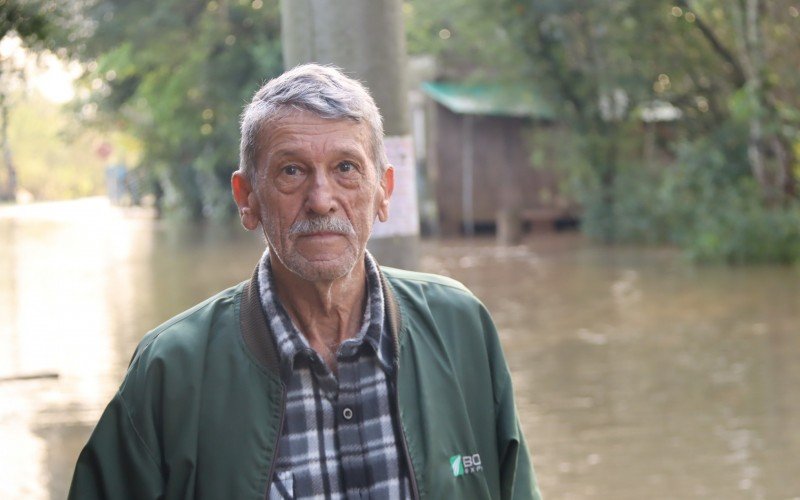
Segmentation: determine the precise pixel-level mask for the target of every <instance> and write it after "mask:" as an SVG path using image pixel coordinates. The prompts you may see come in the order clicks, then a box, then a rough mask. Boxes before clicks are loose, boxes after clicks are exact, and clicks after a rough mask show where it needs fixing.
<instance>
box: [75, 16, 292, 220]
mask: <svg viewBox="0 0 800 500" xmlns="http://www.w3.org/2000/svg"><path fill="white" fill-rule="evenodd" d="M82 15H83V16H85V18H86V19H87V20H89V21H91V22H90V23H89V24H94V26H95V28H94V29H93V30H92V31H91V32H90V33H89V34H88V35H87V36H85V37H84V38H82V39H81V40H80V42H79V43H78V44H77V47H80V50H79V51H78V55H79V56H80V57H81V58H82V59H83V60H84V61H86V62H87V64H88V71H87V73H86V74H85V75H84V77H83V78H82V82H83V84H84V86H85V87H86V88H87V89H89V90H91V92H90V93H89V95H88V97H87V98H85V99H84V100H82V101H81V102H79V103H77V104H76V110H77V111H78V113H79V114H80V115H81V116H82V118H83V120H84V122H86V123H90V124H93V125H96V126H99V127H103V128H107V127H109V126H111V127H115V128H118V129H121V130H124V131H126V132H128V133H130V134H133V135H135V136H136V137H138V138H140V139H141V140H142V143H143V145H144V150H143V155H142V158H141V168H142V169H143V170H145V171H146V172H147V177H148V178H150V179H151V180H153V182H156V183H158V188H157V189H155V192H156V193H161V192H163V193H164V194H165V198H164V200H163V201H164V202H165V205H166V207H167V208H174V209H177V211H179V212H182V213H185V214H186V215H189V216H192V217H209V216H216V215H219V214H224V213H230V208H231V206H232V202H231V201H230V196H229V194H228V193H229V179H230V173H231V171H232V170H233V169H234V168H235V167H236V166H237V163H238V141H239V130H238V116H239V113H240V112H241V109H242V106H243V105H244V103H246V102H247V101H249V100H250V98H251V96H252V93H253V92H254V91H255V90H256V89H257V88H258V86H259V85H260V84H261V83H262V82H263V81H265V80H266V79H268V78H270V77H272V76H275V75H277V74H278V73H279V72H280V70H281V67H282V62H281V49H280V36H279V17H280V16H279V14H278V1H277V0H264V1H262V0H247V1H241V0H231V1H219V2H217V1H214V0H212V1H209V2H186V1H183V0H161V1H155V0H147V1H140V2H127V1H123V0H96V1H93V2H91V4H90V5H89V6H88V7H87V8H86V9H84V10H83V11H82Z"/></svg>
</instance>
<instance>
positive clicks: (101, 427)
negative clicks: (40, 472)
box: [68, 393, 163, 500]
mask: <svg viewBox="0 0 800 500" xmlns="http://www.w3.org/2000/svg"><path fill="white" fill-rule="evenodd" d="M160 469H161V468H160V467H159V465H158V461H157V459H156V457H155V456H154V455H153V452H152V451H151V450H150V449H148V448H147V446H146V445H145V443H144V441H142V439H141V437H140V435H139V433H138V432H137V430H136V428H135V427H134V426H133V423H132V421H131V418H130V415H129V412H128V411H127V408H126V406H125V401H124V400H123V399H122V396H121V395H120V394H119V393H117V395H116V396H115V397H114V399H113V400H111V403H109V405H108V407H107V408H106V409H105V411H104V412H103V415H102V416H101V417H100V421H99V422H98V423H97V426H96V427H95V429H94V432H92V436H91V437H90V438H89V442H88V443H87V444H86V446H85V447H84V449H83V451H81V454H80V456H79V457H78V463H77V465H76V466H75V474H74V475H73V477H72V485H71V487H70V490H69V497H68V498H69V500H84V499H87V500H89V499H115V500H116V499H131V500H133V499H137V500H138V499H141V500H149V499H157V498H163V480H162V474H161V470H160Z"/></svg>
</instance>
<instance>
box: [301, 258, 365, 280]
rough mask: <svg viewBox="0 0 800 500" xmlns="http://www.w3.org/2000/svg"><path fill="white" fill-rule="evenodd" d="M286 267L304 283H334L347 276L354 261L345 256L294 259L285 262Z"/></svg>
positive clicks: (353, 265)
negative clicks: (304, 281)
mask: <svg viewBox="0 0 800 500" xmlns="http://www.w3.org/2000/svg"><path fill="white" fill-rule="evenodd" d="M286 267H287V268H288V269H289V270H290V271H291V272H293V273H294V274H296V275H297V276H299V277H300V278H302V279H304V280H306V281H312V282H317V281H335V280H338V279H340V278H343V277H345V276H347V275H348V274H349V273H350V272H351V271H352V270H353V268H354V267H355V259H350V258H347V257H346V256H345V255H338V256H331V258H330V259H326V258H315V259H305V258H294V259H290V260H289V261H288V262H286Z"/></svg>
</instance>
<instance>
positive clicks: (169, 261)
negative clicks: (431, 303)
mask: <svg viewBox="0 0 800 500" xmlns="http://www.w3.org/2000/svg"><path fill="white" fill-rule="evenodd" d="M260 245H261V244H260V242H259V240H258V239H257V238H255V237H252V236H248V235H246V234H244V232H243V231H242V230H240V229H239V228H237V227H230V228H210V227H188V226H182V227H181V226H174V225H173V226H170V225H168V224H166V223H164V222H159V221H154V220H152V219H151V218H149V217H148V216H146V214H141V213H139V212H135V211H122V210H119V209H113V208H109V207H108V205H107V203H106V202H104V201H103V200H100V199H92V200H82V201H79V202H69V203H51V204H40V205H34V206H28V207H23V208H15V207H0V450H2V451H1V452H0V498H2V499H34V500H35V499H46V498H54V499H60V498H64V497H65V495H66V491H67V488H68V485H69V479H70V476H71V474H72V468H73V466H74V462H75V459H76V457H77V454H78V452H79V451H80V448H81V447H82V446H83V444H84V442H85V440H86V439H87V437H88V435H89V433H90V432H91V429H92V426H93V425H94V423H95V421H96V420H97V418H98V416H99V414H100V412H101V411H102V409H103V407H104V406H105V404H106V402H107V401H108V400H109V399H110V397H111V395H112V394H113V392H114V391H115V390H116V388H117V386H118V385H119V382H120V380H121V377H122V375H123V373H124V371H125V367H126V365H127V363H128V361H129V359H130V356H131V354H132V352H133V349H134V346H135V345H136V343H137V341H138V340H139V338H140V337H141V336H142V335H143V334H144V333H145V332H146V331H147V330H149V329H151V328H152V327H154V326H156V325H157V324H159V323H160V322H162V321H164V320H166V319H167V318H169V317H170V316H172V315H174V314H176V313H178V312H180V311H181V310H183V309H185V308H187V307H189V306H191V305H192V304H194V303H196V302H198V301H200V300H202V299H204V298H206V297H207V296H209V295H211V294H212V293H214V292H216V291H218V290H220V289H222V288H224V287H227V286H229V285H231V284H234V283H236V282H238V281H241V280H243V279H245V278H246V277H248V276H249V274H250V271H251V270H252V268H253V265H254V263H255V261H256V259H257V258H258V256H259V255H260V253H261V246H260ZM421 254H422V255H423V257H422V261H421V267H422V268H423V269H424V270H426V271H431V272H437V273H442V274H446V275H449V276H452V277H455V278H456V279H459V280H461V281H462V282H464V283H465V284H467V285H468V286H469V287H470V288H471V289H472V290H473V291H474V292H475V293H476V294H477V295H478V296H479V297H481V298H482V299H483V301H484V302H485V303H486V305H487V306H488V307H489V309H490V310H491V311H492V312H493V315H494V318H495V321H496V323H497V325H498V328H499V331H500V335H501V338H502V341H503V344H504V346H505V350H506V353H507V357H508V362H509V365H510V367H511V370H512V373H513V377H514V381H515V384H516V394H517V404H518V407H519V410H520V418H521V420H522V422H523V426H524V428H525V432H526V436H527V439H528V441H529V446H530V449H531V452H532V455H533V461H534V464H535V466H536V469H537V473H538V476H539V482H540V485H541V487H542V490H543V492H544V494H545V496H546V498H548V499H562V498H563V499H583V498H604V499H607V498H613V499H637V500H638V499H673V498H674V499H683V498H724V499H737V498H742V499H751V498H752V499H759V498H765V499H773V498H774V499H789V498H800V390H798V387H800V363H798V362H797V360H798V358H799V357H800V327H799V326H798V323H799V321H798V320H800V272H798V271H797V270H795V269H791V268H785V267H756V268H738V269H730V268H725V267H695V266H692V265H691V264H689V263H687V262H685V261H684V260H683V259H682V258H681V256H680V255H679V254H678V253H676V252H674V251H671V250H659V249H628V248H624V249H620V248H613V249H611V248H604V247H597V246H593V245H591V244H588V243H587V242H585V241H584V240H583V239H581V238H580V237H578V236H576V235H552V236H534V237H531V238H529V239H528V240H526V241H525V243H524V244H523V245H519V246H515V247H506V248H497V247H495V246H494V245H493V242H492V241H491V240H469V241H464V240H458V241H444V242H432V241H429V242H424V243H423V246H422V251H421ZM54 374H57V375H58V378H52V376H50V377H48V378H35V377H37V376H47V375H54ZM20 376H33V377H34V378H32V379H27V380H19V379H14V380H9V377H20Z"/></svg>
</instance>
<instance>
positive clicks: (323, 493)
mask: <svg viewBox="0 0 800 500" xmlns="http://www.w3.org/2000/svg"><path fill="white" fill-rule="evenodd" d="M366 270H367V294H368V297H367V307H365V311H364V319H363V321H362V325H361V330H360V331H359V333H358V335H357V336H356V337H355V338H352V339H349V340H346V341H345V342H343V343H342V344H341V346H340V347H339V350H338V352H337V354H336V358H337V364H338V379H337V377H336V376H334V375H333V373H332V372H331V371H330V370H329V369H328V367H327V365H325V363H324V362H323V361H322V358H321V357H320V356H319V355H318V354H317V353H316V352H315V351H314V350H313V349H312V348H311V347H310V346H309V344H308V341H307V340H306V338H305V337H304V336H303V335H301V334H300V332H299V330H298V328H297V327H296V326H295V325H294V323H293V322H292V320H291V318H290V317H289V315H288V314H287V312H286V310H285V309H284V308H283V306H282V305H281V304H280V301H279V300H278V297H277V295H276V294H275V293H274V292H273V281H272V270H271V267H270V263H269V258H268V254H267V252H265V253H264V256H263V257H262V259H261V262H260V264H259V270H258V279H259V287H260V289H261V303H262V305H263V307H264V311H265V313H266V316H267V319H268V321H269V323H270V328H271V330H272V332H273V335H274V336H275V340H276V344H277V346H278V351H279V353H280V358H281V371H282V375H283V380H284V383H285V384H286V389H287V392H286V414H285V417H284V424H283V430H282V433H281V437H280V442H279V448H278V456H277V462H276V465H275V475H274V476H273V478H272V483H271V485H270V490H269V495H268V498H269V499H279V498H295V499H311V498H314V499H355V498H376V499H378V498H380V499H406V498H410V497H411V490H410V486H409V479H408V472H407V467H406V466H405V465H404V464H403V461H402V460H401V459H400V457H401V452H400V448H399V446H398V445H399V443H398V441H397V440H398V434H397V432H396V425H397V422H396V417H394V416H393V415H395V414H396V412H394V411H393V408H392V406H393V405H392V403H391V399H390V394H391V392H390V380H391V375H392V373H393V370H394V365H393V359H394V357H393V344H392V339H391V338H390V336H389V334H388V332H387V330H386V329H385V328H384V298H383V290H382V289H381V284H380V275H379V271H378V267H377V264H376V263H375V261H374V260H373V258H372V257H371V256H370V255H369V254H367V256H366Z"/></svg>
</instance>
